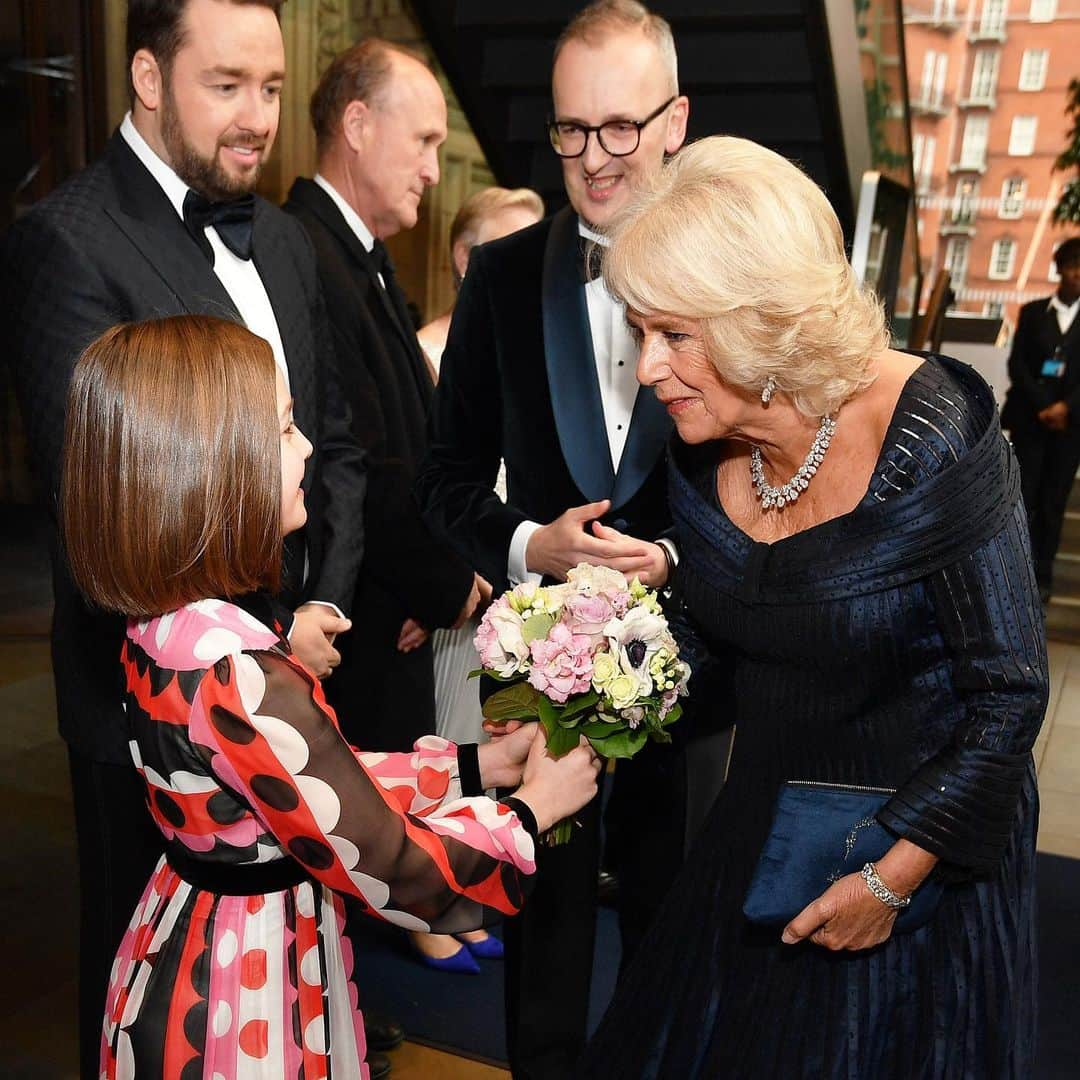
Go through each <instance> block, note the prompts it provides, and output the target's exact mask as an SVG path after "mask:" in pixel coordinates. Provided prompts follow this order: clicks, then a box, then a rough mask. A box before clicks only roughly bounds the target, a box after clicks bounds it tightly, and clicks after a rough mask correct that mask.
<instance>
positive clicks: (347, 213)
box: [315, 173, 386, 289]
mask: <svg viewBox="0 0 1080 1080" xmlns="http://www.w3.org/2000/svg"><path fill="white" fill-rule="evenodd" d="M315 183H316V184H318V185H319V187H321V188H322V189H323V191H325V192H326V194H327V195H329V196H330V198H331V199H333V200H334V205H335V206H336V207H337V208H338V209H339V210H340V211H341V216H342V217H343V218H344V219H345V224H346V225H348V226H349V228H350V229H352V231H353V232H354V233H355V234H356V239H357V240H359V241H360V243H361V244H363V245H364V250H365V251H366V252H367V253H368V254H369V255H370V254H371V250H372V248H374V247H375V234H374V233H373V232H372V231H371V230H370V229H369V228H368V227H367V226H366V225H365V224H364V219H363V218H362V217H360V215H359V214H358V213H357V212H356V211H355V210H354V209H353V208H352V207H351V206H350V205H349V204H348V203H347V202H346V201H345V199H344V197H343V196H342V194H341V192H339V191H338V189H337V188H336V187H334V185H333V184H331V183H330V181H329V180H327V179H326V177H325V176H323V175H322V174H321V173H316V174H315ZM376 277H378V279H379V284H380V285H381V286H382V287H383V288H384V289H385V288H386V282H385V281H383V276H382V274H381V273H380V274H376Z"/></svg>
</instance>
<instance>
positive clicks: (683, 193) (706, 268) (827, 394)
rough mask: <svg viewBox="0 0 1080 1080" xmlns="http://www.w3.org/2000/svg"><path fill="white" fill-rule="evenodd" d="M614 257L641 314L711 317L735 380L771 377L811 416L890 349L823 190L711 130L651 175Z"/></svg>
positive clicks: (620, 283)
mask: <svg viewBox="0 0 1080 1080" xmlns="http://www.w3.org/2000/svg"><path fill="white" fill-rule="evenodd" d="M603 266H604V278H605V280H606V282H607V285H608V288H609V289H610V290H611V291H612V292H613V293H614V294H615V295H616V296H618V297H620V298H621V299H622V300H624V301H625V302H626V304H627V305H628V306H629V307H630V308H632V309H634V310H635V311H640V312H641V313H642V314H659V313H663V314H667V315H674V316H677V317H680V318H688V319H694V320H699V321H700V323H701V326H702V331H703V335H704V340H705V347H706V350H707V352H708V356H709V359H710V360H711V361H712V363H713V366H714V367H715V368H716V370H717V372H718V373H719V375H720V377H721V378H722V379H723V380H724V381H725V382H726V383H728V384H730V385H732V386H740V387H743V388H746V389H752V390H755V391H756V390H760V389H761V388H762V386H763V385H764V384H765V382H766V380H767V379H769V378H770V377H772V378H773V379H775V380H776V386H777V387H778V388H779V389H780V390H784V391H786V392H787V393H788V394H790V395H791V397H792V399H793V400H794V403H795V405H796V406H797V408H799V410H800V411H802V412H803V413H805V414H806V415H808V416H813V417H820V416H824V415H825V414H827V413H831V412H833V411H835V410H836V409H837V408H838V407H839V406H840V405H841V403H843V402H844V401H846V400H847V399H848V398H849V397H851V396H852V395H853V394H855V393H857V392H858V391H859V390H862V389H865V388H866V387H867V386H869V385H870V384H871V383H872V382H873V379H874V377H873V375H872V374H871V373H870V370H869V369H870V363H871V360H872V359H873V358H874V357H875V356H876V355H877V354H879V353H880V352H881V351H882V350H883V349H885V348H886V347H887V346H888V342H889V338H888V334H887V331H886V328H885V316H884V312H883V310H882V307H881V304H880V303H879V302H878V300H877V299H876V298H875V297H874V296H873V294H872V293H871V292H870V291H869V290H863V289H861V288H860V287H859V285H858V284H857V283H856V281H855V276H854V274H853V272H852V269H851V266H850V264H849V263H848V261H847V257H846V256H845V254H844V238H843V234H842V233H841V230H840V223H839V221H838V220H837V218H836V214H835V213H834V212H833V209H832V207H831V206H830V205H829V202H828V200H827V199H826V198H825V195H824V194H823V193H822V191H821V189H820V188H819V187H818V186H817V185H816V184H815V183H814V182H813V181H812V180H810V178H809V177H808V176H806V175H805V173H803V172H802V171H801V170H800V169H799V168H798V167H796V166H795V165H793V164H792V163H791V162H790V161H787V160H786V159H785V158H783V157H781V156H780V155H779V154H775V153H773V151H771V150H767V149H765V147H763V146H759V145H757V143H753V142H750V141H748V140H746V139H736V138H731V137H727V136H713V137H712V138H708V139H702V140H701V141H700V142H697V143H694V144H693V145H691V146H689V147H687V148H686V149H685V150H683V151H681V152H680V153H679V154H677V155H676V156H675V157H674V158H672V160H671V161H670V162H669V163H668V164H667V165H666V166H665V167H664V168H663V170H661V172H660V173H659V175H657V176H655V177H653V178H651V179H650V180H647V181H645V182H644V186H643V188H642V189H640V190H639V191H638V192H637V194H636V196H635V199H634V200H633V202H632V203H631V204H630V205H629V206H628V207H627V209H626V210H625V211H624V213H623V214H622V215H620V217H619V220H618V221H617V222H616V223H615V226H614V229H613V238H612V242H611V245H610V247H609V248H608V250H607V252H606V254H605V256H604V264H603Z"/></svg>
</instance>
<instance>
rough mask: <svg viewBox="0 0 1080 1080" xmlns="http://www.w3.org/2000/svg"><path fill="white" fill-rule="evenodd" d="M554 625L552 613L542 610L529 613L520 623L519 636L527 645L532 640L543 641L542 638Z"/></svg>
mask: <svg viewBox="0 0 1080 1080" xmlns="http://www.w3.org/2000/svg"><path fill="white" fill-rule="evenodd" d="M554 625H555V616H554V615H548V614H546V613H544V612H540V613H538V614H536V615H530V616H529V617H528V618H527V619H526V620H525V622H524V623H523V624H522V627H521V636H522V637H523V638H524V639H525V644H526V645H529V644H531V643H532V642H534V641H543V639H544V638H546V637H547V636H548V631H549V630H550V629H551V628H552V627H553V626H554Z"/></svg>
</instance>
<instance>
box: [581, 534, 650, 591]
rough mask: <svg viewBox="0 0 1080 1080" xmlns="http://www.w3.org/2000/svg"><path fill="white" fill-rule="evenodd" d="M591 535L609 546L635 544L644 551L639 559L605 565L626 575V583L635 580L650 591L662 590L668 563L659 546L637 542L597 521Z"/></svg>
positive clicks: (619, 560)
mask: <svg viewBox="0 0 1080 1080" xmlns="http://www.w3.org/2000/svg"><path fill="white" fill-rule="evenodd" d="M592 531H593V535H594V536H596V537H598V538H599V539H601V540H605V541H607V542H608V543H611V544H617V543H629V544H637V545H639V546H640V547H641V548H642V549H644V551H645V555H644V556H642V557H641V558H619V559H615V560H613V561H612V562H609V563H608V564H607V565H608V566H610V567H611V569H612V570H618V571H619V572H620V573H622V574H625V575H626V580H627V581H633V580H634V578H637V579H638V581H640V582H641V584H642V585H648V586H649V588H650V589H662V588H663V587H664V586H665V585H666V584H667V582H668V561H667V556H666V555H665V554H664V549H663V548H662V547H661V546H660V545H659V544H654V543H650V542H649V541H648V540H637V539H635V538H634V537H632V536H627V535H626V533H621V532H619V531H618V529H612V528H610V527H609V526H607V525H601V524H600V522H599V521H594V522H593V524H592Z"/></svg>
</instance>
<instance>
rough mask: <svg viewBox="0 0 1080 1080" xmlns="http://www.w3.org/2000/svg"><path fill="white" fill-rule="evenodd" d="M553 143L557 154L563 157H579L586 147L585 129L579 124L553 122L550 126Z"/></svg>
mask: <svg viewBox="0 0 1080 1080" xmlns="http://www.w3.org/2000/svg"><path fill="white" fill-rule="evenodd" d="M549 130H550V132H551V145H552V146H553V147H554V148H555V153H556V154H562V156H563V157H577V155H578V154H580V153H581V151H582V150H584V149H585V139H586V138H587V136H586V134H585V132H584V131H582V130H581V128H579V127H578V126H577V124H552V125H551V127H550V129H549Z"/></svg>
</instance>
